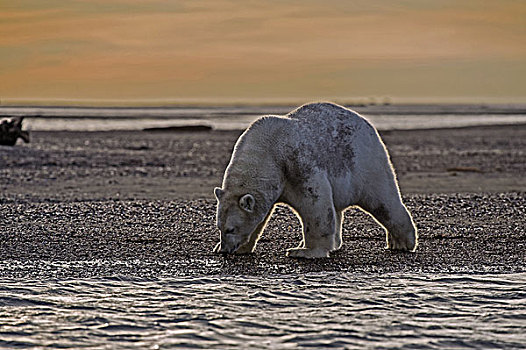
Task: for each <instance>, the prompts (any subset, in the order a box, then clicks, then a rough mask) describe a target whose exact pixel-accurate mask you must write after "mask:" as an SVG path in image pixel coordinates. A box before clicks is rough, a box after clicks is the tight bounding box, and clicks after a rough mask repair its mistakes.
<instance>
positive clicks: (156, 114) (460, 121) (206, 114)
mask: <svg viewBox="0 0 526 350" xmlns="http://www.w3.org/2000/svg"><path fill="white" fill-rule="evenodd" d="M446 107H447V106H446ZM446 107H436V108H431V109H430V108H428V109H423V108H421V109H420V110H419V109H418V107H413V109H408V110H407V111H405V110H401V108H402V107H392V109H393V110H392V111H389V109H385V111H384V112H389V113H387V114H382V113H378V111H376V112H375V113H374V114H369V113H367V112H365V113H364V115H366V116H367V118H368V119H369V120H370V121H371V122H372V123H373V124H374V125H375V126H376V127H377V128H378V129H380V130H393V129H422V128H450V127H465V126H475V125H496V124H499V125H503V124H520V123H522V124H525V123H526V114H521V113H520V112H517V110H513V109H509V110H506V111H505V112H502V110H500V112H499V113H492V111H493V112H497V111H499V110H497V109H494V110H489V111H488V112H484V110H480V109H473V110H470V111H471V112H472V113H473V114H470V113H469V111H468V112H467V113H466V111H462V110H456V111H457V112H459V113H455V112H454V111H455V109H451V108H450V109H447V108H446ZM397 108H398V110H397ZM290 110H291V107H265V106H259V107H258V106H248V107H235V106H234V107H209V108H208V107H185V108H182V107H180V108H89V107H66V108H65V107H0V115H10V116H15V115H24V116H27V117H26V119H25V121H24V125H25V126H26V128H27V129H29V130H37V131H58V130H69V131H100V130H142V129H144V128H165V127H174V126H188V125H208V126H211V127H213V128H214V129H217V130H242V129H245V128H246V127H247V126H248V125H249V124H250V123H251V122H252V121H254V120H255V119H256V118H258V117H259V116H261V115H264V114H286V113H287V112H289V111H290ZM393 111H394V112H395V113H394V114H393V113H392V112H393ZM448 111H450V112H451V113H450V114H447V113H449V112H448ZM422 112H423V113H424V114H422ZM506 113H510V114H506Z"/></svg>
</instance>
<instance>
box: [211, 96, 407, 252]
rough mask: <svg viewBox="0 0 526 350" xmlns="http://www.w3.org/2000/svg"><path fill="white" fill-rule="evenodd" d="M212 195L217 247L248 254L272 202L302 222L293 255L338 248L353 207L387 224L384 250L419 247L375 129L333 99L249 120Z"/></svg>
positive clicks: (270, 212) (262, 227)
mask: <svg viewBox="0 0 526 350" xmlns="http://www.w3.org/2000/svg"><path fill="white" fill-rule="evenodd" d="M215 194H216V197H217V199H218V208H217V225H218V227H219V229H220V231H221V242H220V243H219V244H218V245H217V246H216V248H215V250H216V251H218V252H223V253H238V254H240V253H248V252H252V251H253V250H254V248H255V245H256V243H257V241H258V239H259V237H260V235H261V233H262V231H263V229H264V227H265V224H266V222H267V221H268V219H269V217H270V215H271V214H272V211H273V208H274V205H275V204H276V203H285V204H287V205H289V206H291V207H292V208H293V209H294V210H295V211H296V213H297V214H298V216H299V217H300V220H301V222H302V227H303V240H302V242H301V243H300V245H299V246H298V247H297V248H294V249H290V250H289V251H288V253H287V254H288V255H289V256H291V257H301V258H321V257H328V256H329V252H331V251H334V250H337V249H339V248H340V247H341V245H342V237H341V226H342V219H343V211H344V210H345V209H346V208H348V207H350V206H354V205H356V206H359V207H360V208H361V209H363V210H364V211H366V212H368V213H370V214H371V215H372V216H373V217H374V218H375V219H376V220H377V222H379V223H380V224H381V225H382V226H383V227H384V228H385V230H386V241H387V247H388V248H390V249H397V250H410V251H412V250H414V249H415V248H416V245H417V233H416V228H415V226H414V223H413V220H412V218H411V215H410V214H409V212H408V211H407V209H406V207H405V206H404V204H403V203H402V200H401V197H400V192H399V189H398V185H397V181H396V177H395V174H394V170H393V168H392V165H391V162H390V161H389V156H388V154H387V150H386V149H385V146H384V144H383V142H382V141H381V139H380V137H379V135H378V133H377V131H376V129H375V128H374V127H373V126H372V125H371V124H370V123H369V122H368V121H367V120H365V119H364V118H363V117H361V116H360V115H358V114H357V113H355V112H353V111H351V110H349V109H346V108H344V107H341V106H338V105H335V104H331V103H313V104H307V105H304V106H301V107H299V108H298V109H296V110H294V111H292V112H290V113H289V114H287V115H286V116H266V117H262V118H260V119H258V120H257V121H255V122H254V123H253V124H252V125H251V126H250V127H249V128H248V129H247V130H246V131H245V132H244V133H243V135H241V137H240V138H239V140H238V141H237V143H236V146H235V148H234V152H233V154H232V158H231V160H230V163H229V165H228V167H227V169H226V172H225V176H224V179H223V188H222V189H219V188H216V190H215ZM247 195H249V197H247Z"/></svg>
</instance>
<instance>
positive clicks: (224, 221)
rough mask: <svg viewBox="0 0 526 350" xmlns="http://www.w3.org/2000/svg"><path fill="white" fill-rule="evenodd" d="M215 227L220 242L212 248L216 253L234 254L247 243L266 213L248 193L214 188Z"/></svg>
mask: <svg viewBox="0 0 526 350" xmlns="http://www.w3.org/2000/svg"><path fill="white" fill-rule="evenodd" d="M214 194H215V196H216V198H217V202H218V203H217V216H216V219H217V222H216V223H217V227H218V228H219V231H221V236H220V237H221V241H220V242H219V243H218V244H217V245H216V247H215V248H214V252H217V253H227V254H231V253H235V252H236V251H237V250H238V249H239V248H240V247H242V246H243V245H244V244H246V243H248V241H249V240H250V236H251V234H252V233H253V232H254V231H255V229H256V227H257V226H258V225H259V224H260V223H261V222H263V220H264V219H265V217H266V212H265V210H264V208H262V205H261V204H262V203H257V200H256V197H255V196H254V195H252V194H250V193H244V194H239V193H235V192H234V191H225V190H223V189H221V188H218V187H216V188H215V190H214Z"/></svg>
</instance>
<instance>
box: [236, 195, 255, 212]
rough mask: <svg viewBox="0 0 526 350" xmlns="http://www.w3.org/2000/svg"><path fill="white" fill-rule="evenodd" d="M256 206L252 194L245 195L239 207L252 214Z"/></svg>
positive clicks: (240, 200)
mask: <svg viewBox="0 0 526 350" xmlns="http://www.w3.org/2000/svg"><path fill="white" fill-rule="evenodd" d="M255 205H256V199H255V198H254V196H253V195H251V194H250V193H248V194H245V195H244V196H243V197H241V198H240V199H239V206H240V207H241V209H243V210H244V211H248V212H249V213H252V212H253V211H254V207H255Z"/></svg>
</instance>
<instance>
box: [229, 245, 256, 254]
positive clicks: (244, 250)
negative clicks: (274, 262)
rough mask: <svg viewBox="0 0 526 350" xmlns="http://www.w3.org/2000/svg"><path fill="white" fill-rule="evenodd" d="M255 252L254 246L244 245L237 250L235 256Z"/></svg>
mask: <svg viewBox="0 0 526 350" xmlns="http://www.w3.org/2000/svg"><path fill="white" fill-rule="evenodd" d="M253 251H254V247H253V246H250V245H248V244H245V245H242V246H241V247H239V248H237V250H236V251H235V252H234V254H237V255H245V254H250V253H252V252H253Z"/></svg>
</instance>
